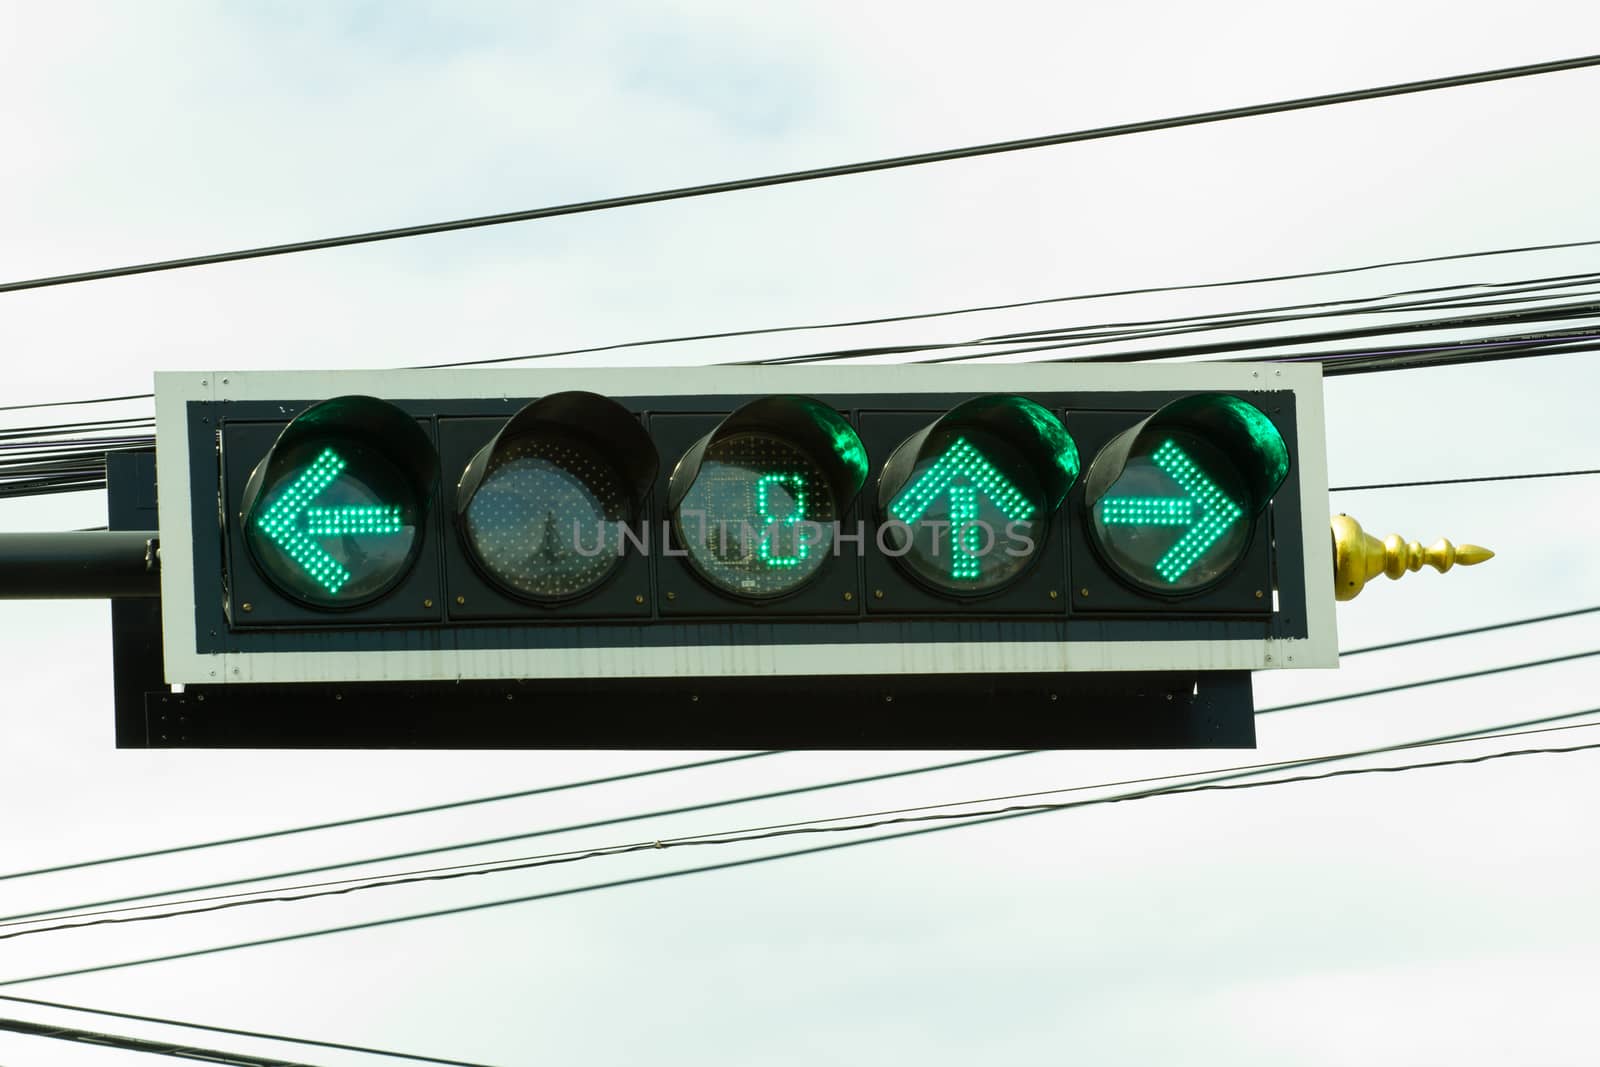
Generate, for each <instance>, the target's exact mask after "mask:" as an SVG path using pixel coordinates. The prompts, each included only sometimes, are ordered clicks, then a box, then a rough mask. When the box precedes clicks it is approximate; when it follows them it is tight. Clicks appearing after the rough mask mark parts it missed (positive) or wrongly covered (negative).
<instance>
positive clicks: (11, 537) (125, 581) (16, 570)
mask: <svg viewBox="0 0 1600 1067" xmlns="http://www.w3.org/2000/svg"><path fill="white" fill-rule="evenodd" d="M160 595H161V539H160V536H159V535H158V534H157V533H156V531H154V530H68V531H59V532H55V533H0V600H104V599H106V598H112V599H121V598H124V597H158V596H160Z"/></svg>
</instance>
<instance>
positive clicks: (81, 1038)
mask: <svg viewBox="0 0 1600 1067" xmlns="http://www.w3.org/2000/svg"><path fill="white" fill-rule="evenodd" d="M0 1030H7V1031H10V1032H11V1033H14V1034H26V1035H27V1036H29V1037H47V1038H50V1039H52V1040H55V1041H75V1042H78V1043H79V1044H84V1045H96V1046H99V1047H101V1048H120V1049H124V1050H126V1051H128V1052H147V1053H150V1054H152V1055H156V1056H172V1057H175V1058H177V1059H184V1060H192V1061H198V1062H200V1063H225V1064H236V1065H237V1067H316V1064H312V1063H306V1062H304V1061H302V1060H280V1059H269V1058H267V1057H265V1056H251V1055H247V1054H246V1053H243V1052H218V1051H217V1050H216V1049H209V1048H195V1047H194V1046H192V1045H174V1044H171V1043H170V1042H166V1041H146V1040H144V1039H142V1038H137V1037H124V1036H122V1035H121V1034H105V1033H96V1032H94V1031H91V1030H76V1029H73V1028H72V1027H68V1026H55V1025H49V1024H45V1023H31V1022H26V1021H24V1020H22V1019H0Z"/></svg>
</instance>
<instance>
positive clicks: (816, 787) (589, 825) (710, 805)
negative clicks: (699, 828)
mask: <svg viewBox="0 0 1600 1067" xmlns="http://www.w3.org/2000/svg"><path fill="white" fill-rule="evenodd" d="M1037 752H1038V750H1037V749H1028V750H1024V751H1020V752H1002V753H999V754H998V755H989V756H977V757H974V758H970V759H961V760H952V761H949V762H946V763H936V764H931V765H928V766H922V767H911V768H907V769H904V770H897V771H884V772H880V773H878V774H869V775H862V776H860V777H856V778H843V779H837V780H834V781H830V782H817V783H812V784H810V785H801V786H792V787H790V788H788V789H776V790H770V791H768V792H764V793H754V794H749V795H746V796H739V797H727V798H724V799H722V800H711V801H703V802H701V803H698V804H685V805H680V806H678V807H673V808H663V809H660V810H657V811H646V812H635V813H634V814H631V815H616V816H611V817H609V818H605V819H593V820H590V821H588V822H581V823H572V824H569V825H566V826H556V827H548V828H546V829H543V830H530V831H526V832H523V833H517V834H503V835H500V836H498V837H488V838H482V839H480V840H477V841H466V842H458V843H456V844H452V845H436V846H432V847H429V848H417V849H408V850H406V851H404V852H392V853H389V854H387V855H383V856H368V857H366V858H364V859H359V860H345V861H342V862H338V863H325V864H320V865H318V866H315V867H301V868H298V869H296V870H292V871H279V872H276V873H274V874H261V875H253V876H250V877H246V878H231V879H226V880H224V881H220V882H206V883H203V884H201V885H191V886H184V887H182V888H180V889H166V890H161V891H158V892H154V893H138V894H134V895H132V896H124V897H112V898H110V899H107V900H92V901H86V902H83V903H78V904H66V905H61V906H58V907H54V908H46V909H44V910H41V911H31V912H23V913H19V914H15V915H4V916H0V926H5V925H15V924H17V923H20V922H22V921H24V920H27V919H36V918H39V917H41V916H45V915H53V914H56V913H58V912H65V911H81V910H85V909H88V908H103V907H109V906H111V905H114V904H131V903H133V902H135V901H140V900H155V899H159V898H161V897H169V896H175V895H177V894H179V893H201V892H205V891H206V890H209V889H228V888H231V887H233V886H238V885H250V884H251V883H253V882H267V881H275V880H277V879H279V878H298V877H300V876H302V875H307V874H321V873H323V872H324V871H337V870H345V869H347V868H350V867H365V866H370V865H372V864H377V863H390V862H393V861H395V860H402V859H415V858H416V857H418V856H434V855H438V854H440V853H443V852H460V851H463V850H465V849H471V848H482V847H486V846H489V845H503V844H506V843H508V842H511V841H527V840H530V839H533V838H538V837H550V836H552V835H555V834H564V833H572V832H575V831H578V830H594V829H598V828H600V827H602V826H621V825H624V824H626V823H630V822H641V821H644V820H647V819H655V818H661V817H664V816H668V815H686V814H690V813H693V812H700V811H712V810H714V809H717V808H727V807H734V806H736V805H739V804H751V803H754V802H756V801H761V800H774V799H777V798H779V797H791V796H800V795H803V794H806V793H817V792H821V791H823V790H827V789H840V788H844V787H846V786H852V785H865V784H869V783H873V782H885V781H889V780H891V779H895V778H908V777H911V776H913V775H918V774H930V773H932V772H934V771H943V770H951V769H954V768H956V767H972V766H977V765H978V764H982V763H994V762H996V761H998V760H1005V759H1015V758H1017V757H1019V756H1031V755H1036V754H1037ZM92 865H93V864H83V865H82V866H92Z"/></svg>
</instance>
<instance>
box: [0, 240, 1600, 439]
mask: <svg viewBox="0 0 1600 1067" xmlns="http://www.w3.org/2000/svg"><path fill="white" fill-rule="evenodd" d="M1594 243H1600V242H1594ZM1531 251H1543V249H1532V250H1531ZM155 395H156V394H154V393H128V394H126V395H123V396H96V397H90V398H89V399H87V400H41V401H39V402H37V403H33V404H6V405H3V406H0V411H35V410H37V409H39V408H66V407H76V406H78V405H82V404H115V403H117V402H119V401H123V400H154V399H155Z"/></svg>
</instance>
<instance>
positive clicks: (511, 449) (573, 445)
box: [464, 434, 632, 600]
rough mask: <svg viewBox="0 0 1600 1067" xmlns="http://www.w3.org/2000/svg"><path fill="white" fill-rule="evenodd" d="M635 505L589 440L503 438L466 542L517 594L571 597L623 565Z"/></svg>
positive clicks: (469, 519)
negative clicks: (623, 540)
mask: <svg viewBox="0 0 1600 1067" xmlns="http://www.w3.org/2000/svg"><path fill="white" fill-rule="evenodd" d="M629 504H630V498H629V495H628V492H627V490H626V488H625V487H624V485H623V483H622V479H621V477H620V476H619V475H618V474H617V472H616V471H615V470H614V469H613V468H612V466H611V464H610V463H608V462H606V460H605V459H604V458H602V457H601V455H600V453H599V452H597V451H595V450H594V449H592V448H590V447H588V446H587V445H583V444H580V443H578V442H577V441H573V440H569V439H566V438H563V437H558V436H552V435H547V434H540V435H538V436H536V437H523V438H518V439H515V440H513V441H511V442H509V443H507V442H501V444H500V447H499V448H498V449H497V450H496V452H495V455H494V457H493V459H491V460H490V462H489V467H488V470H487V471H486V472H485V474H484V476H483V481H482V482H480V483H479V485H478V490H477V492H476V493H474V494H473V496H472V500H471V501H470V502H468V504H467V510H466V515H465V517H464V524H465V531H466V538H467V544H468V545H469V546H470V547H471V549H472V552H473V554H474V555H475V556H476V557H477V560H478V563H479V565H480V566H481V567H482V568H483V570H484V571H485V573H487V574H488V576H489V577H490V578H491V579H492V580H493V581H494V582H495V583H496V584H498V585H500V586H503V587H504V588H506V589H507V590H509V591H510V592H512V593H515V594H516V595H519V596H523V597H527V598H529V599H532V600H567V599H570V598H572V597H576V596H581V595H582V594H584V593H588V592H590V591H592V590H593V589H594V588H595V587H597V586H599V585H600V584H601V583H602V582H604V581H605V580H606V578H608V577H609V576H610V575H611V572H612V571H614V570H616V568H617V567H618V566H619V565H620V564H621V563H622V551H621V547H622V546H621V538H622V527H623V525H624V524H626V523H627V522H628V521H629V520H630V519H631V518H632V516H631V515H630V514H629V511H630V507H629Z"/></svg>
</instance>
